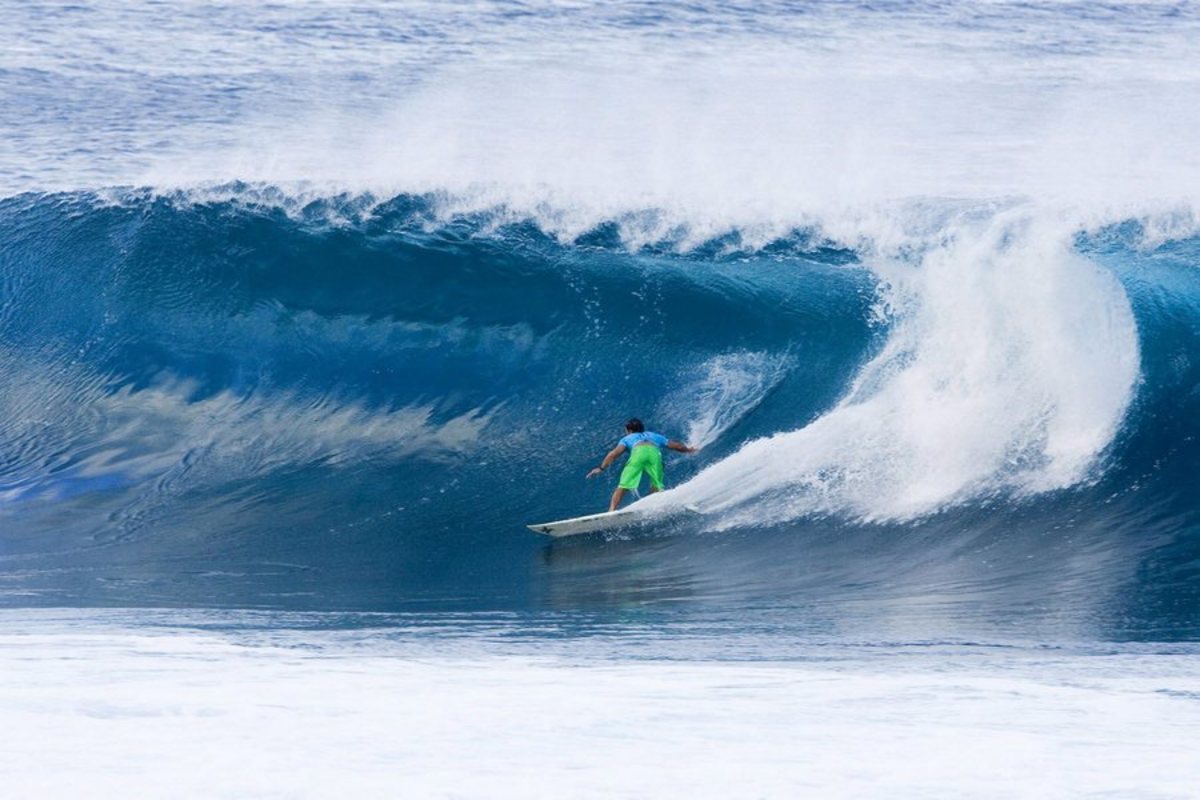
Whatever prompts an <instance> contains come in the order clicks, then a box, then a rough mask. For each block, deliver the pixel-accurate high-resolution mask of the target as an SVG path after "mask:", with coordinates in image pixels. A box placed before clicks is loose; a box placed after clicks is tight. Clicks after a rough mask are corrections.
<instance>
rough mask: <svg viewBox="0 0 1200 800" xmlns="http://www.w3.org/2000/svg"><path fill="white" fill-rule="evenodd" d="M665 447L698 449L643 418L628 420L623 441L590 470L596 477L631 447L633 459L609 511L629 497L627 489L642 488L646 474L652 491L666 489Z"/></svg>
mask: <svg viewBox="0 0 1200 800" xmlns="http://www.w3.org/2000/svg"><path fill="white" fill-rule="evenodd" d="M661 447H667V448H670V449H671V450H678V451H679V452H680V453H694V452H696V448H694V447H691V446H689V445H686V444H684V443H683V442H677V441H675V440H674V439H668V438H667V437H665V436H663V435H662V434H661V433H654V432H653V431H648V430H646V426H645V425H643V424H642V421H641V420H640V419H637V418H634V419H631V420H629V421H628V422H626V423H625V436H623V437H621V441H619V442H617V446H616V447H614V448H613V449H612V450H609V451H608V455H606V456H605V457H604V460H603V461H601V462H600V466H598V467H595V468H594V469H592V471H591V472H589V473H588V474H587V476H588V477H589V478H594V477H596V476H597V475H599V474H600V473H602V472H604V470H606V469H608V467H609V465H611V464H612V463H613V462H614V461H616V460H617V459H618V458H620V457H621V454H622V453H624V452H625V451H626V450H628V451H629V460H628V461H626V462H625V468H624V469H623V470H621V480H620V481H618V483H617V488H616V491H614V492H613V495H612V502H610V503H609V504H608V510H609V511H616V510H617V506H619V505H621V500H623V499H624V498H625V492H627V491H629V490H630V489H633V490H636V489H637V488H638V485H639V484H641V482H642V475H643V474H645V475H647V476H649V478H650V492H651V493H653V492H658V491H662V488H663V460H662V450H660V449H659V448H661Z"/></svg>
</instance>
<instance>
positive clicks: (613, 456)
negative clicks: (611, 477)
mask: <svg viewBox="0 0 1200 800" xmlns="http://www.w3.org/2000/svg"><path fill="white" fill-rule="evenodd" d="M624 452H625V445H623V444H618V445H617V446H616V447H614V448H613V449H612V450H609V451H608V455H606V456H605V457H604V460H603V461H601V462H600V466H598V467H594V468H593V469H592V471H591V472H589V473H588V474H587V476H588V477H589V478H594V477H596V476H597V475H599V474H600V473H601V472H604V470H606V469H608V467H609V465H610V464H612V462H614V461H616V460H617V459H618V458H620V457H621V453H624Z"/></svg>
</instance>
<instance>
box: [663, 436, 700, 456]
mask: <svg viewBox="0 0 1200 800" xmlns="http://www.w3.org/2000/svg"><path fill="white" fill-rule="evenodd" d="M667 447H669V448H670V449H672V450H678V451H679V452H681V453H694V452H696V451H697V450H698V449H699V448H697V447H692V446H691V445H689V444H685V443H683V442H677V441H675V440H674V439H672V440H671V441H669V442H667Z"/></svg>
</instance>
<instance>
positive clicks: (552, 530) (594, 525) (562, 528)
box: [526, 509, 641, 537]
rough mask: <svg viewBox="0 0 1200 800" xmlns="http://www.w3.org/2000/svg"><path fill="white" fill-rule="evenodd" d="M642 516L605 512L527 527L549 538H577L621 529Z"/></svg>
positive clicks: (627, 510) (636, 513) (621, 512)
mask: <svg viewBox="0 0 1200 800" xmlns="http://www.w3.org/2000/svg"><path fill="white" fill-rule="evenodd" d="M640 516H641V513H640V512H638V511H632V510H630V509H622V510H620V511H605V512H603V513H601V514H588V515H587V516H586V517H572V518H571V519H560V520H558V521H557V522H543V523H541V524H539V525H527V526H526V527H528V528H529V530H531V531H534V532H535V533H544V534H546V535H547V536H554V537H561V536H575V535H576V534H580V533H595V532H597V531H607V530H613V529H616V528H621V527H624V526H625V525H628V524H630V523H631V522H633V521H634V520H636V519H637V518H638V517H640Z"/></svg>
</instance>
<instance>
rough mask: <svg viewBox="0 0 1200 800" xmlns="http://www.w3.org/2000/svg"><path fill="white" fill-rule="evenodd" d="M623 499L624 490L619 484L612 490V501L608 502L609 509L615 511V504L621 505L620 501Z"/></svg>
mask: <svg viewBox="0 0 1200 800" xmlns="http://www.w3.org/2000/svg"><path fill="white" fill-rule="evenodd" d="M624 499H625V490H624V489H622V488H621V487H620V486H618V487H617V489H616V491H615V492H613V496H612V501H611V502H610V503H609V504H608V510H609V511H616V510H617V506H619V505H621V501H622V500H624Z"/></svg>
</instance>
